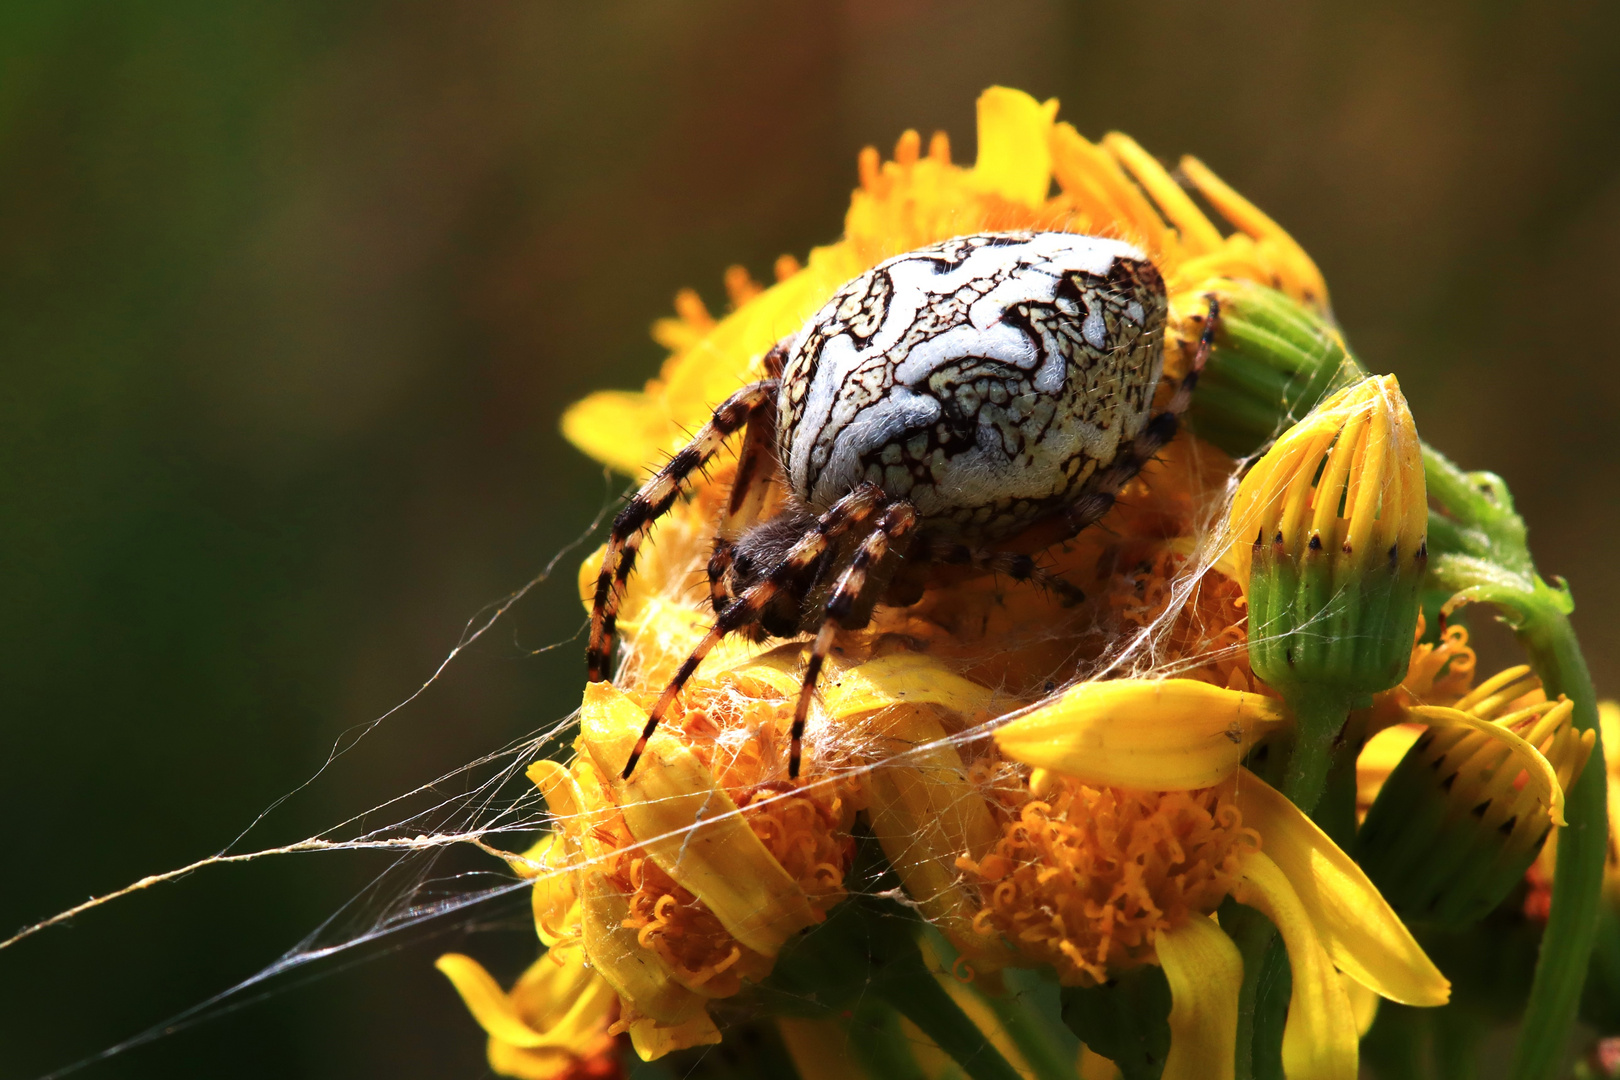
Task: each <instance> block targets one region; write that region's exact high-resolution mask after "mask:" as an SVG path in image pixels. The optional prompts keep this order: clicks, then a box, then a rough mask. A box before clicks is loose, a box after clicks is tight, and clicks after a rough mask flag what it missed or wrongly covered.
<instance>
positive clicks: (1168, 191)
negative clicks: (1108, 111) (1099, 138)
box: [1103, 131, 1221, 255]
mask: <svg viewBox="0 0 1620 1080" xmlns="http://www.w3.org/2000/svg"><path fill="white" fill-rule="evenodd" d="M1103 146H1105V147H1107V148H1108V150H1109V152H1110V153H1112V154H1113V155H1114V156H1115V157H1116V158H1118V159H1119V162H1120V164H1122V165H1124V166H1125V167H1126V168H1127V169H1129V170H1130V171H1131V175H1132V176H1134V177H1136V182H1137V183H1139V184H1141V185H1142V186H1143V187H1144V188H1146V189H1147V193H1148V194H1149V195H1151V196H1153V201H1154V202H1156V203H1158V204H1159V209H1161V210H1163V211H1164V216H1165V217H1167V218H1169V219H1170V223H1171V224H1172V225H1174V226H1175V227H1176V228H1177V229H1178V230H1179V231H1180V233H1181V242H1182V244H1183V246H1184V247H1185V250H1186V252H1187V254H1189V255H1203V254H1205V253H1207V252H1211V251H1215V250H1217V249H1218V248H1220V246H1221V231H1220V230H1219V229H1217V228H1216V227H1215V225H1214V223H1213V222H1211V221H1210V220H1209V218H1207V217H1205V216H1204V212H1203V211H1202V210H1200V209H1198V204H1197V203H1195V202H1193V201H1192V199H1191V198H1190V197H1189V196H1188V195H1187V193H1186V192H1185V191H1183V190H1181V185H1180V184H1178V183H1176V181H1175V178H1174V177H1172V176H1171V175H1170V174H1169V173H1168V172H1166V171H1165V170H1164V166H1163V165H1160V164H1159V163H1158V161H1157V160H1156V159H1155V158H1154V157H1153V155H1151V154H1149V153H1148V152H1147V151H1146V150H1144V149H1142V148H1141V147H1140V146H1139V145H1137V142H1136V140H1135V139H1133V138H1131V137H1130V136H1129V135H1125V134H1122V133H1120V132H1118V131H1110V132H1109V133H1108V134H1107V135H1105V136H1103Z"/></svg>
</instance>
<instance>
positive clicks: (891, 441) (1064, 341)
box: [777, 233, 1166, 539]
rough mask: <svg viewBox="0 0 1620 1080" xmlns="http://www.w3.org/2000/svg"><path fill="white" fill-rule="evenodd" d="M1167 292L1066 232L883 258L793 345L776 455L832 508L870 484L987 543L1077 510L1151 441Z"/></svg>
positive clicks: (1150, 270)
mask: <svg viewBox="0 0 1620 1080" xmlns="http://www.w3.org/2000/svg"><path fill="white" fill-rule="evenodd" d="M1165 310H1166V301H1165V292H1164V283H1163V281H1162V279H1161V278H1160V277H1159V273H1158V271H1157V270H1155V269H1154V267H1153V265H1152V264H1151V263H1149V262H1148V261H1147V259H1146V258H1145V257H1144V256H1143V255H1142V253H1141V252H1140V251H1138V250H1137V249H1135V248H1133V247H1131V246H1130V245H1129V244H1125V243H1122V242H1120V241H1117V240H1104V239H1099V238H1097V237H1091V236H1079V235H1075V234H1072V233H991V234H980V235H975V236H962V237H957V238H956V239H953V240H947V241H945V242H944V243H940V244H935V245H933V246H932V247H926V248H921V249H919V250H917V251H913V252H908V253H907V254H905V255H901V256H898V257H896V258H893V259H890V260H888V261H887V262H884V263H880V264H879V265H877V266H875V267H873V268H872V269H871V270H869V271H867V272H866V273H864V274H862V275H861V276H860V277H858V278H856V279H855V280H854V281H852V282H850V283H849V284H848V285H846V286H844V288H842V289H841V290H839V292H838V293H837V295H835V296H834V297H833V298H832V299H831V300H830V301H828V303H827V305H826V307H824V308H822V309H821V311H820V312H818V313H817V314H816V316H815V317H814V318H813V319H811V320H810V322H809V323H808V324H807V325H806V326H805V328H804V330H803V331H801V332H800V334H799V336H798V337H797V338H796V339H795V340H794V342H793V346H792V349H791V351H790V353H789V356H788V361H787V366H786V369H785V371H784V373H783V378H782V388H781V392H780V397H779V399H778V411H777V416H778V428H777V450H778V453H779V455H780V457H781V461H782V466H783V469H784V471H785V472H786V475H787V478H788V480H789V482H790V483H791V485H792V487H793V490H794V492H795V493H796V494H797V495H798V497H799V498H800V499H802V500H804V501H805V502H806V503H808V504H809V505H810V506H811V507H814V508H816V509H822V510H824V509H826V508H827V507H828V506H830V505H831V504H832V503H833V502H835V501H836V500H837V499H838V498H839V497H841V496H843V495H845V494H847V493H848V492H849V491H850V490H851V489H852V488H853V487H854V486H855V485H856V484H858V483H860V482H861V481H863V480H874V481H876V482H877V483H879V484H881V485H882V487H883V488H884V490H885V491H886V492H887V493H888V494H890V495H892V496H894V497H897V498H905V499H909V500H910V501H911V502H912V504H913V505H915V506H916V508H917V510H918V512H919V513H920V515H921V517H922V519H923V522H924V523H926V524H927V525H929V526H931V527H932V528H935V529H938V530H941V531H947V532H955V533H959V534H962V535H967V536H975V537H980V538H985V539H993V538H996V537H1001V536H1005V535H1008V534H1010V533H1012V532H1014V531H1016V530H1018V529H1020V528H1022V527H1024V526H1025V525H1028V524H1030V523H1031V522H1033V521H1036V520H1039V519H1040V518H1042V517H1044V516H1046V515H1047V514H1049V513H1051V512H1052V511H1053V510H1054V509H1055V508H1057V507H1058V506H1061V505H1064V504H1066V503H1068V502H1069V501H1070V500H1072V499H1073V498H1074V496H1075V495H1076V494H1077V493H1078V492H1079V491H1080V489H1081V488H1082V486H1083V485H1084V484H1085V483H1086V481H1087V480H1089V479H1090V477H1091V476H1092V474H1093V473H1095V472H1096V471H1097V470H1098V469H1100V468H1103V467H1105V466H1107V465H1108V464H1109V463H1111V462H1112V461H1113V460H1114V458H1115V456H1116V455H1117V454H1118V453H1119V451H1120V448H1121V447H1122V446H1123V445H1124V444H1125V443H1126V442H1128V441H1129V440H1130V439H1132V438H1133V437H1135V435H1136V434H1137V433H1138V432H1139V431H1140V430H1141V429H1142V425H1143V424H1144V423H1145V422H1146V420H1147V417H1148V409H1149V407H1150V405H1151V404H1152V400H1153V391H1154V388H1155V387H1156V386H1157V385H1158V381H1159V371H1160V368H1161V366H1162V362H1163V332H1164V321H1165Z"/></svg>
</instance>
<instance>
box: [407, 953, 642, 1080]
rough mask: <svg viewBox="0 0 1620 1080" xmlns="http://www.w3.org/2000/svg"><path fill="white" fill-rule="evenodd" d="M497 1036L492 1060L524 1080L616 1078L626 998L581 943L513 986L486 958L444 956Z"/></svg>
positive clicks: (444, 964) (476, 1013)
mask: <svg viewBox="0 0 1620 1080" xmlns="http://www.w3.org/2000/svg"><path fill="white" fill-rule="evenodd" d="M436 966H437V967H438V969H439V970H440V971H441V972H443V973H444V975H445V976H446V977H447V978H448V979H449V980H450V982H451V984H452V985H454V986H455V988H456V992H457V993H459V994H460V995H461V999H462V1001H464V1002H466V1005H467V1009H468V1011H469V1012H471V1013H472V1014H473V1019H475V1020H477V1021H478V1024H479V1026H480V1027H482V1028H483V1029H484V1031H485V1032H486V1033H488V1035H489V1067H490V1068H491V1069H493V1070H494V1071H495V1072H497V1073H499V1074H501V1075H502V1076H517V1077H523V1078H524V1080H613V1078H615V1077H620V1076H623V1074H624V1068H623V1066H622V1064H620V1061H619V1053H618V1040H617V1038H615V1036H614V1035H613V1034H612V1029H613V1026H614V1023H615V1021H616V1020H617V1018H618V1012H619V1001H618V998H617V996H616V995H615V994H614V993H613V990H612V988H611V987H609V986H608V984H607V983H606V982H605V981H604V980H603V979H602V977H601V976H599V975H597V974H596V973H595V972H594V971H592V970H591V969H590V968H589V967H588V966H586V963H585V957H584V950H583V949H581V948H580V947H579V945H578V944H577V943H576V944H573V945H556V946H553V947H552V948H551V950H550V951H549V952H547V953H546V954H545V955H543V956H541V957H540V959H538V960H536V961H535V962H534V963H533V964H532V965H530V967H529V970H527V971H525V972H524V973H523V974H522V975H521V976H519V977H518V981H517V983H516V984H515V985H514V986H513V987H512V989H511V991H509V992H508V991H503V990H502V989H501V988H500V985H499V984H498V983H496V981H495V980H494V979H493V978H492V977H491V976H490V974H489V972H487V971H485V970H484V968H483V966H482V965H480V964H479V963H478V961H476V960H474V959H472V958H471V957H468V956H462V955H460V954H459V953H446V954H445V955H443V956H441V957H439V960H438V963H437V965H436Z"/></svg>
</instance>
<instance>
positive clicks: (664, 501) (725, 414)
mask: <svg viewBox="0 0 1620 1080" xmlns="http://www.w3.org/2000/svg"><path fill="white" fill-rule="evenodd" d="M779 385H780V383H779V382H778V380H776V379H761V380H760V381H759V382H755V383H750V384H748V385H747V386H745V387H743V388H742V389H741V390H738V391H737V392H736V393H735V394H732V395H731V396H730V397H729V398H727V399H726V400H725V401H724V402H723V403H722V404H721V405H720V407H719V408H717V409H715V410H714V416H713V417H712V418H711V419H710V420H709V422H708V423H707V424H704V425H703V427H702V428H700V429H699V430H698V433H697V434H696V435H695V436H693V437H692V441H691V442H689V443H687V444H686V445H685V446H684V447H682V448H681V449H680V451H679V452H677V453H676V454H675V456H674V457H672V458H670V459H669V461H668V462H667V463H666V464H665V465H664V467H663V468H662V469H659V470H658V471H657V472H656V473H654V474H653V477H652V479H651V480H648V481H647V482H646V483H645V484H643V485H642V487H641V490H640V491H638V492H636V493H635V495H633V496H632V497H631V499H630V501H629V502H628V503H626V504H625V506H624V509H623V510H621V511H619V516H618V517H616V518H614V519H613V529H612V531H611V532H610V533H609V534H608V545H607V552H606V553H605V554H604V555H603V556H602V571H601V573H600V574H598V575H597V578H596V596H595V598H594V599H593V601H592V603H591V640H590V644H589V645H588V646H587V647H586V650H585V665H586V670H587V672H588V675H589V678H590V681H591V682H598V681H600V680H602V679H604V678H606V677H607V668H608V662H609V661H610V660H611V659H612V656H613V633H614V623H615V622H616V621H617V619H618V615H619V603H620V601H621V600H622V599H623V596H624V586H625V582H626V581H628V580H629V578H630V572H631V571H632V570H633V569H635V565H636V553H637V551H638V550H640V548H641V542H642V541H643V540H644V539H645V538H646V535H647V530H648V529H650V528H651V527H652V524H653V522H655V521H657V520H658V519H659V518H660V517H662V516H663V515H664V514H665V513H667V512H668V511H669V508H670V507H671V506H674V505H675V500H676V499H677V498H679V497H680V494H681V487H682V486H683V485H684V484H685V483H686V481H687V479H688V478H689V477H690V476H691V475H692V474H693V473H695V472H696V471H697V470H699V469H701V468H702V467H703V466H704V465H706V464H707V463H708V462H709V459H711V458H713V457H714V455H715V454H717V453H718V452H719V451H720V447H721V446H722V445H724V443H725V440H726V438H727V437H728V436H730V435H732V434H733V433H735V432H736V431H738V430H740V429H741V428H742V427H743V426H744V425H746V424H748V423H749V421H750V420H751V419H752V418H753V417H754V416H756V415H758V414H759V413H761V412H766V411H774V409H775V408H776V391H777V387H778V386H779Z"/></svg>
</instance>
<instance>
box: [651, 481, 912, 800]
mask: <svg viewBox="0 0 1620 1080" xmlns="http://www.w3.org/2000/svg"><path fill="white" fill-rule="evenodd" d="M883 505H884V495H883V490H882V489H881V488H879V487H878V486H877V485H876V484H871V483H867V484H862V485H861V486H860V487H858V488H856V489H855V490H854V491H852V492H850V493H849V494H848V495H845V496H844V497H843V498H842V499H839V500H838V501H837V502H836V503H833V505H832V508H831V509H829V510H828V511H827V512H826V513H825V514H822V515H821V517H820V518H818V519H817V520H816V523H815V525H814V526H812V527H811V529H810V530H809V531H808V532H807V533H806V534H805V536H804V538H803V539H802V540H800V541H799V542H798V543H796V544H794V545H793V547H792V548H791V549H789V551H788V553H787V555H786V556H785V557H784V558H783V559H782V560H781V561H780V562H778V563H777V564H776V566H775V567H773V568H772V569H771V572H770V573H769V574H767V575H766V576H765V578H764V580H762V581H760V583H759V584H757V585H755V586H753V587H752V588H750V589H749V590H748V591H747V592H745V593H743V594H742V595H741V596H740V597H738V598H737V599H736V601H734V602H733V603H731V604H729V605H728V606H727V607H726V610H725V611H723V612H721V613H720V614H719V615H718V616H717V617H716V618H715V620H714V626H713V627H711V628H710V630H709V632H708V633H707V634H706V635H704V637H703V640H702V641H699V642H698V643H697V645H696V647H694V648H693V649H692V652H691V655H689V656H688V657H687V658H686V659H685V660H684V661H682V662H681V666H680V668H679V669H678V670H677V671H676V672H675V677H674V678H673V679H671V680H670V683H669V686H667V687H665V689H664V692H663V694H661V695H660V696H659V698H658V701H657V703H656V704H654V705H653V707H652V712H651V713H649V714H648V716H647V726H646V727H645V728H643V729H642V732H641V738H640V739H638V740H636V745H635V748H634V749H633V750H631V751H630V760H629V761H627V762H625V765H624V772H623V773H621V774H620V775H621V776H622V778H623V779H625V780H628V779H630V774H631V773H633V772H634V771H635V768H636V762H638V761H640V760H641V755H642V752H643V751H645V750H646V749H647V740H648V739H650V738H652V735H653V732H654V731H657V730H658V724H659V721H661V720H662V719H663V718H664V713H666V712H668V711H669V707H670V706H671V705H672V704H674V702H675V698H676V696H677V695H678V694H680V692H681V689H682V688H683V687H684V686H685V685H686V684H687V682H688V681H689V680H690V679H691V678H692V676H693V674H695V673H696V672H697V669H698V665H699V664H701V663H702V662H703V658H704V657H705V656H707V655H708V654H709V650H711V649H713V648H714V647H715V645H717V644H719V642H720V639H721V638H723V637H725V636H726V635H728V634H731V633H735V632H736V631H738V630H740V629H742V628H743V627H744V626H747V625H748V624H750V623H752V622H754V621H755V620H757V619H758V618H759V615H760V612H762V611H764V610H765V607H766V605H767V604H769V603H770V602H771V601H772V600H773V599H775V598H776V596H777V594H778V593H779V592H781V590H782V589H783V588H784V587H785V586H787V585H788V584H789V583H790V582H793V581H794V580H796V579H798V578H800V577H801V576H802V575H803V574H804V573H805V572H806V571H807V570H808V569H810V567H811V566H812V565H813V564H814V563H815V562H816V560H817V559H819V558H821V557H822V556H823V555H824V554H826V553H827V552H828V551H829V550H831V548H832V546H833V543H834V542H835V541H837V540H838V539H839V538H840V537H842V536H843V535H844V534H845V533H847V532H849V530H851V529H853V528H856V527H858V526H860V525H862V524H864V523H865V522H867V521H870V520H871V518H872V516H873V515H874V514H876V513H877V512H878V510H880V509H881V508H882V507H883Z"/></svg>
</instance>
